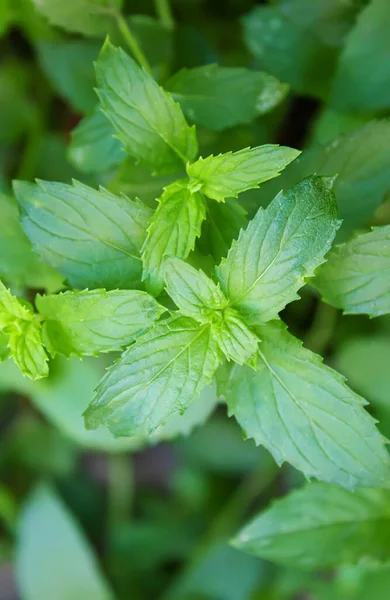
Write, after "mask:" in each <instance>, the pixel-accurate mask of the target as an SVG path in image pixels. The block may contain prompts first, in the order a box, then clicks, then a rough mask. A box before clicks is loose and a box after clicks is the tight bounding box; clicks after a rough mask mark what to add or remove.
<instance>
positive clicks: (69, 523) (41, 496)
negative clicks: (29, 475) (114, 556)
mask: <svg viewBox="0 0 390 600" xmlns="http://www.w3.org/2000/svg"><path fill="white" fill-rule="evenodd" d="M58 544H60V551H58V552H54V551H53V548H55V547H58ZM48 573H50V577H48ZM16 575H17V581H18V584H19V588H20V591H21V594H22V596H23V598H24V599H25V600H49V598H56V600H70V599H71V598H80V599H81V598H85V600H87V599H89V598H93V599H94V600H113V598H114V596H113V594H112V592H111V590H110V589H109V585H108V583H107V582H106V580H105V578H104V577H103V575H102V573H101V572H100V570H99V567H98V564H97V560H96V558H95V556H94V555H93V554H92V550H91V548H90V547H89V545H88V542H87V540H86V538H85V537H84V534H83V533H82V531H81V529H80V527H79V525H78V524H77V523H76V521H75V520H74V518H73V516H72V515H71V513H70V512H69V511H68V509H67V508H66V507H65V505H64V504H63V503H62V501H61V500H60V499H59V498H58V497H57V495H56V494H55V493H54V491H52V490H51V489H50V488H49V487H46V486H43V485H41V486H38V487H36V488H35V490H34V491H33V493H32V494H31V495H30V496H29V498H28V500H27V502H26V504H25V506H24V508H23V510H22V514H21V517H20V531H19V536H18V544H17V549H16Z"/></svg>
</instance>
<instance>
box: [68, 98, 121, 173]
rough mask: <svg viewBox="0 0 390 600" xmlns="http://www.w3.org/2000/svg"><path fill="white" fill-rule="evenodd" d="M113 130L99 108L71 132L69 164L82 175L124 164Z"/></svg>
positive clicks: (118, 142)
mask: <svg viewBox="0 0 390 600" xmlns="http://www.w3.org/2000/svg"><path fill="white" fill-rule="evenodd" d="M114 135H115V130H114V128H113V126H112V125H111V123H110V121H109V120H108V119H107V117H106V116H105V115H104V114H103V113H102V111H101V110H100V106H98V107H97V108H96V109H95V111H94V112H93V113H92V114H91V115H89V116H88V117H85V118H84V119H83V120H82V121H80V123H79V124H78V125H77V127H76V128H75V129H74V130H73V131H72V140H71V143H70V145H69V148H68V158H69V161H70V162H72V163H73V164H74V166H75V167H76V168H77V169H79V170H80V171H83V172H84V173H101V172H102V171H107V170H109V169H111V168H112V167H116V166H117V165H119V164H121V163H122V162H124V160H125V159H126V154H125V152H124V151H123V146H122V144H121V142H120V141H119V140H118V139H117V138H115V137H114Z"/></svg>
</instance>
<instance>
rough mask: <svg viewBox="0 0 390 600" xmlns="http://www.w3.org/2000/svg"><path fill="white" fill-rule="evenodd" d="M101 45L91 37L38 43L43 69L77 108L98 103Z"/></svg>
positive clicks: (86, 110) (90, 107)
mask: <svg viewBox="0 0 390 600" xmlns="http://www.w3.org/2000/svg"><path fill="white" fill-rule="evenodd" d="M98 54H99V44H98V43H96V42H93V41H88V40H55V41H54V40H53V41H44V42H39V43H38V56H39V59H40V64H41V66H42V69H43V71H44V72H45V73H46V75H47V77H48V79H49V81H50V83H51V84H52V85H53V87H54V89H55V90H56V91H57V92H58V93H59V95H60V96H61V97H62V98H64V99H65V100H66V101H68V102H69V103H70V105H71V106H72V107H73V108H74V109H75V110H77V111H80V112H88V111H90V110H92V109H93V108H94V106H95V105H96V94H95V92H94V89H93V88H94V85H95V72H94V68H93V61H94V60H96V58H97V56H98Z"/></svg>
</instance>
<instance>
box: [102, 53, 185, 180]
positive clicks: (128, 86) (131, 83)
mask: <svg viewBox="0 0 390 600" xmlns="http://www.w3.org/2000/svg"><path fill="white" fill-rule="evenodd" d="M96 77H97V82H98V90H97V91H98V95H99V98H100V101H101V105H102V109H103V111H104V112H105V114H106V115H107V117H108V118H109V119H110V121H111V122H112V124H113V126H114V128H115V130H116V132H117V135H118V138H119V139H120V141H121V142H122V143H123V144H124V145H125V147H126V150H127V151H128V152H129V154H131V155H132V156H133V157H134V158H136V159H137V160H138V161H140V162H141V163H142V164H144V165H145V166H147V167H148V168H149V169H150V170H151V171H153V172H154V173H172V172H177V171H179V170H180V169H182V168H183V166H184V164H183V163H186V162H187V161H190V160H193V159H194V158H195V156H196V154H197V141H196V134H195V129H194V128H193V127H189V126H188V125H187V123H186V121H185V119H184V116H183V114H182V112H181V109H180V107H179V106H178V105H177V104H175V102H174V101H173V100H172V98H171V96H170V95H169V94H168V93H167V92H165V91H164V90H163V89H162V88H161V87H159V86H158V85H157V83H156V82H155V81H154V80H153V79H152V78H151V77H150V76H149V75H148V74H147V73H146V71H144V70H142V69H141V68H140V67H139V66H138V65H137V64H136V63H135V62H134V61H133V60H132V59H131V58H130V57H129V56H128V55H127V54H125V52H123V50H122V49H121V48H115V47H114V46H113V45H112V44H111V43H110V42H109V41H107V42H106V43H105V44H104V46H103V48H102V50H101V53H100V56H99V59H98V61H97V63H96Z"/></svg>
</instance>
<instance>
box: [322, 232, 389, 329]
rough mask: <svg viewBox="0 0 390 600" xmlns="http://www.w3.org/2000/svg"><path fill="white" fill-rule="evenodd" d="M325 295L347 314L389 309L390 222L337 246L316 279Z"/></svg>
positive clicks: (375, 315) (374, 313) (384, 312)
mask: <svg viewBox="0 0 390 600" xmlns="http://www.w3.org/2000/svg"><path fill="white" fill-rule="evenodd" d="M314 285H315V286H316V287H317V288H318V290H319V291H320V293H321V295H322V296H323V297H324V299H325V300H326V301H327V302H329V303H330V304H333V305H334V306H337V307H338V308H342V309H343V311H344V312H345V313H346V314H368V315H370V316H371V317H378V316H380V315H383V314H386V313H389V312H390V226H389V225H387V226H386V227H377V228H376V229H374V230H373V231H371V232H370V233H364V234H362V235H359V236H357V237H356V238H354V239H352V240H350V241H349V242H346V243H345V244H342V245H341V246H337V247H336V248H335V249H334V250H333V251H332V252H331V254H330V255H329V257H328V260H327V262H326V264H325V265H323V266H322V267H321V269H320V270H319V271H318V274H317V276H316V278H315V280H314Z"/></svg>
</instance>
